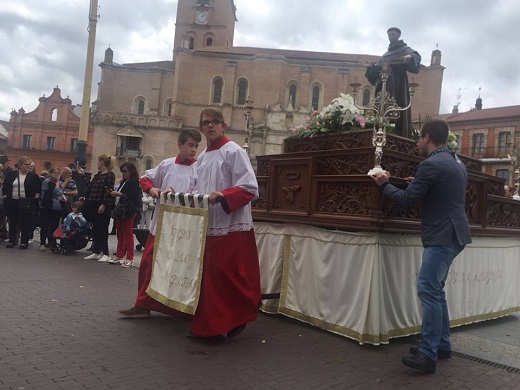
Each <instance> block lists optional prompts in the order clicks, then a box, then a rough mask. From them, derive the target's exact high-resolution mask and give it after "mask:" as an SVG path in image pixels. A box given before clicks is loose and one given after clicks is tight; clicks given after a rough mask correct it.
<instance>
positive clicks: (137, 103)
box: [132, 96, 148, 115]
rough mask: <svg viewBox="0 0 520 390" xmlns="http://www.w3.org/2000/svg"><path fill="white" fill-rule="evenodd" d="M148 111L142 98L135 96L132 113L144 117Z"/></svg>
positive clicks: (144, 99)
mask: <svg viewBox="0 0 520 390" xmlns="http://www.w3.org/2000/svg"><path fill="white" fill-rule="evenodd" d="M147 111H148V104H147V101H146V98H145V97H144V96H137V97H135V98H134V109H133V110H132V112H133V113H136V114H137V115H145V114H146V113H147Z"/></svg>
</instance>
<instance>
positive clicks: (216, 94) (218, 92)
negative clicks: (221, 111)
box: [211, 77, 224, 103]
mask: <svg viewBox="0 0 520 390" xmlns="http://www.w3.org/2000/svg"><path fill="white" fill-rule="evenodd" d="M223 86H224V80H222V77H215V78H214V79H213V86H212V87H213V93H212V95H211V103H222V87H223Z"/></svg>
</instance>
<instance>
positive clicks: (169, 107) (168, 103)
mask: <svg viewBox="0 0 520 390" xmlns="http://www.w3.org/2000/svg"><path fill="white" fill-rule="evenodd" d="M172 112H173V103H172V98H168V99H166V100H165V101H164V105H163V110H162V115H164V116H172Z"/></svg>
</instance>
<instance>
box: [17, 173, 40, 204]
mask: <svg viewBox="0 0 520 390" xmlns="http://www.w3.org/2000/svg"><path fill="white" fill-rule="evenodd" d="M18 209H19V210H20V211H35V210H36V199H35V198H20V175H18Z"/></svg>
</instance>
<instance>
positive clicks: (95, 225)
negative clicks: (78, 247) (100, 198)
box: [83, 203, 110, 256]
mask: <svg viewBox="0 0 520 390" xmlns="http://www.w3.org/2000/svg"><path fill="white" fill-rule="evenodd" d="M98 208H99V204H94V203H87V204H85V206H84V210H85V212H84V213H83V215H84V216H85V218H86V219H87V221H89V222H90V223H92V252H93V253H97V254H101V253H103V254H104V255H107V256H108V255H109V252H108V225H110V207H105V212H104V213H103V214H98V212H97V210H98Z"/></svg>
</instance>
